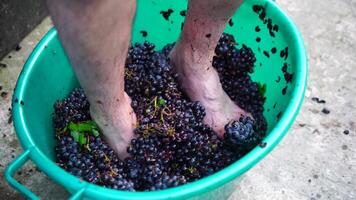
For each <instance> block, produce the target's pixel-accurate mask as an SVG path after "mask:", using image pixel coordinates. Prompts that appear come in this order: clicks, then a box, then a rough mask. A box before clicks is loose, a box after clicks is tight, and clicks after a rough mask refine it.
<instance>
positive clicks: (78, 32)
mask: <svg viewBox="0 0 356 200" xmlns="http://www.w3.org/2000/svg"><path fill="white" fill-rule="evenodd" d="M47 3H48V7H49V10H50V13H51V15H52V18H53V21H54V24H55V25H56V28H57V30H58V32H59V36H60V38H61V41H62V43H63V45H64V48H65V50H66V52H67V54H68V56H69V58H70V61H71V63H72V65H73V68H74V70H75V72H76V75H77V77H78V79H79V82H80V84H81V86H82V87H83V89H84V91H85V93H86V95H87V97H88V99H89V102H90V105H91V106H90V112H91V115H92V117H93V119H94V120H95V121H96V122H97V123H98V125H99V127H100V128H101V129H102V131H103V133H104V136H105V137H106V140H107V142H108V143H109V145H110V146H111V147H112V148H113V149H114V151H115V152H116V153H117V154H118V155H119V156H120V157H121V158H124V157H126V156H127V152H126V148H127V145H128V143H129V142H130V140H131V139H132V137H133V129H134V127H135V124H136V116H135V113H134V112H133V110H132V108H131V106H130V103H131V100H130V98H129V96H128V95H127V94H126V93H125V92H124V66H125V60H126V56H127V51H128V47H129V44H130V38H131V23H132V20H133V17H134V14H135V9H136V1H134V0H100V1H96V0H47Z"/></svg>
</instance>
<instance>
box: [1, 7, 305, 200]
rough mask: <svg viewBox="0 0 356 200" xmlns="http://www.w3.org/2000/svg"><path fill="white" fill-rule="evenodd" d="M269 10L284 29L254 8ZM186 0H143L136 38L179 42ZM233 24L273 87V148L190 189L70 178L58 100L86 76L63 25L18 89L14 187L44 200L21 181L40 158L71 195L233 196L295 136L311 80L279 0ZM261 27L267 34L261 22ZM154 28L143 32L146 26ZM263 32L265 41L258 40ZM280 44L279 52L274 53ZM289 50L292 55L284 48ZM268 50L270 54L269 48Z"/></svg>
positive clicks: (138, 198)
mask: <svg viewBox="0 0 356 200" xmlns="http://www.w3.org/2000/svg"><path fill="white" fill-rule="evenodd" d="M255 4H258V5H261V6H263V7H264V8H265V10H266V17H267V18H270V19H272V22H273V24H277V25H278V26H279V29H278V32H277V31H275V37H271V35H270V33H269V30H268V29H267V25H266V24H264V23H263V21H261V20H260V19H259V17H258V14H256V13H255V12H254V11H253V9H252V7H253V5H255ZM186 6H187V2H186V1H182V0H181V1H166V0H154V1H147V0H138V10H137V15H136V18H135V24H134V29H133V33H132V40H133V41H132V42H143V41H145V40H147V41H149V42H152V43H154V44H156V46H157V48H158V49H159V48H161V47H163V46H164V45H165V44H167V43H170V42H174V41H176V40H177V38H178V36H179V33H180V30H181V23H182V22H183V20H184V17H182V16H181V15H180V14H179V12H180V11H181V10H185V9H186ZM169 8H171V9H173V10H174V12H173V13H172V15H171V16H170V20H169V21H167V20H165V19H164V18H163V17H162V15H161V14H160V11H161V10H168V9H169ZM232 21H233V24H234V25H233V26H227V28H226V32H228V33H230V34H233V35H234V36H235V39H236V40H237V42H238V43H239V44H238V47H241V45H242V44H246V45H247V46H249V47H251V48H252V50H253V51H254V52H255V54H256V58H257V62H256V66H255V72H254V73H253V74H252V78H253V79H254V80H255V81H257V82H259V83H261V84H266V89H267V90H266V98H267V100H266V104H265V112H264V115H265V117H266V118H267V121H268V127H269V128H268V134H267V136H266V137H265V138H264V142H266V144H267V146H266V147H264V148H261V147H258V146H257V147H256V148H254V149H253V150H252V151H251V152H249V153H248V154H247V155H245V156H244V157H243V158H241V159H240V160H238V161H236V162H235V163H233V164H232V165H230V166H228V167H226V168H225V169H223V170H221V171H219V172H217V173H215V174H213V175H211V176H208V177H206V178H203V179H201V180H198V181H196V182H193V183H189V184H186V185H183V186H179V187H175V188H171V189H167V190H162V191H154V192H124V191H118V190H112V189H107V188H104V187H101V186H98V185H94V184H91V183H88V182H85V181H82V180H80V179H79V178H77V177H75V176H72V175H70V174H69V173H67V172H66V171H65V170H63V169H62V168H60V167H59V166H57V165H56V163H55V157H54V156H55V154H54V146H55V142H56V141H55V138H54V131H53V128H52V120H51V113H52V112H53V104H54V102H55V101H56V100H58V99H61V98H63V97H65V96H66V95H67V94H68V93H69V92H70V91H71V90H72V89H73V88H74V87H78V86H79V85H78V81H77V79H76V77H75V75H74V73H73V71H72V68H71V66H70V63H69V61H68V58H67V56H66V54H65V52H64V49H63V47H62V45H61V43H60V41H59V38H58V35H57V32H56V30H55V29H52V30H50V31H49V32H48V33H47V34H46V35H45V36H44V37H43V39H42V40H41V41H40V43H39V44H38V45H37V47H36V48H35V49H34V50H33V52H32V54H31V55H30V57H29V58H28V60H27V62H26V64H25V66H24V68H23V70H22V72H21V74H20V76H19V79H18V82H17V85H16V88H15V91H14V94H13V103H12V107H13V109H12V110H13V118H14V126H15V129H16V133H17V136H18V138H19V140H20V142H21V145H22V147H23V149H24V152H23V153H22V154H21V155H19V156H18V157H17V158H16V159H15V160H14V161H13V162H12V163H11V164H9V166H8V168H7V169H6V171H5V178H6V180H7V181H8V182H9V184H10V185H11V186H12V187H14V188H15V189H17V190H18V191H19V192H21V193H22V194H23V195H25V196H26V197H27V198H30V199H38V196H36V195H35V194H34V193H32V192H31V191H30V190H29V189H27V188H26V187H25V186H24V185H22V184H20V183H19V182H18V181H16V180H15V179H14V178H13V175H14V173H15V171H16V170H18V169H19V168H20V167H21V166H22V165H23V164H25V163H26V162H27V161H29V160H32V161H33V163H35V164H36V165H37V167H38V168H40V169H41V170H42V171H43V172H44V173H45V174H46V175H47V176H49V177H50V178H51V179H52V180H53V181H55V182H57V183H58V184H60V185H62V186H63V187H65V188H66V189H67V190H68V191H69V192H70V193H71V195H72V196H71V199H129V200H143V199H144V200H159V199H226V198H228V196H230V194H231V193H232V192H233V191H234V190H235V188H236V185H237V184H238V182H239V180H240V179H241V175H243V174H244V173H245V172H246V171H247V170H249V169H250V168H251V167H253V166H254V165H255V164H256V163H258V162H259V161H260V160H261V159H262V158H263V157H265V156H266V155H267V154H268V153H269V152H270V151H271V150H272V149H273V148H274V147H275V146H276V145H277V144H278V143H279V141H280V140H281V139H282V138H283V136H284V135H285V134H286V133H287V131H288V129H289V127H290V126H291V125H292V123H293V121H294V119H295V117H296V116H297V113H298V111H299V108H300V106H301V104H302V101H303V97H304V92H305V88H306V83H307V58H306V52H305V48H304V45H303V41H302V38H301V35H300V34H299V31H298V30H297V28H296V26H295V25H294V24H293V22H292V21H291V20H290V19H289V18H288V17H287V15H286V14H285V13H284V12H283V11H282V10H281V9H280V8H279V7H278V6H277V5H276V4H275V3H274V2H273V1H271V0H246V1H245V2H244V3H243V4H242V5H241V7H240V8H239V10H238V11H237V12H236V14H235V15H234V17H233V18H232ZM257 25H258V26H259V27H260V28H261V31H260V32H256V31H255V27H256V26H257ZM142 30H145V31H147V32H148V35H147V37H143V36H142V35H141V34H140V31H142ZM257 37H260V38H261V39H262V40H261V42H256V38H257ZM273 47H275V48H276V49H277V53H275V54H273V53H271V49H272V48H273ZM286 47H288V57H287V58H286V57H283V58H282V57H281V56H280V52H281V50H284V49H285V48H286ZM264 51H268V52H269V54H270V58H268V57H267V56H266V55H265V54H264V53H263V52H264ZM285 63H286V64H287V67H286V68H284V69H287V72H288V73H289V74H293V79H292V81H291V82H287V81H286V80H285V78H284V75H285V72H283V71H282V67H283V66H284V65H285Z"/></svg>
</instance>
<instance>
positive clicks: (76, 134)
mask: <svg viewBox="0 0 356 200" xmlns="http://www.w3.org/2000/svg"><path fill="white" fill-rule="evenodd" d="M70 135H71V136H72V137H73V139H74V141H76V142H79V135H80V133H79V132H77V131H71V132H70Z"/></svg>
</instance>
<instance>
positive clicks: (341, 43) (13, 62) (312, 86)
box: [0, 0, 356, 200]
mask: <svg viewBox="0 0 356 200" xmlns="http://www.w3.org/2000/svg"><path fill="white" fill-rule="evenodd" d="M279 4H280V5H281V7H282V8H283V9H284V10H286V12H287V13H288V14H289V15H290V16H291V17H292V18H293V19H294V21H295V22H296V24H297V25H298V27H299V29H300V30H301V32H302V35H303V37H304V40H305V43H306V47H307V50H308V56H309V66H310V68H309V85H308V88H307V92H306V99H305V102H304V105H303V107H302V110H301V112H300V114H299V116H298V118H297V120H296V122H295V123H294V125H293V127H292V128H291V130H290V131H289V134H288V135H287V136H286V137H285V138H284V139H283V141H282V142H281V143H280V145H279V146H278V147H277V148H276V149H275V150H274V151H273V152H272V153H271V154H270V155H268V156H267V157H266V158H265V159H264V160H263V161H262V162H260V163H259V164H258V165H257V166H255V167H254V168H253V169H252V170H250V171H249V172H248V173H247V174H246V176H245V178H244V179H243V180H242V182H241V184H240V185H239V186H238V188H236V192H235V193H234V194H233V196H231V198H230V199H249V200H250V199H251V200H252V199H258V200H260V199H261V200H262V199H283V200H284V199H342V200H351V199H356V99H355V98H356V89H355V88H354V87H355V86H356V73H355V72H356V53H355V52H356V23H355V22H356V0H324V1H319V0H299V1H293V0H284V1H280V2H279ZM50 26H51V22H50V20H49V19H46V20H45V21H44V22H43V23H42V24H41V25H40V26H39V27H38V28H37V29H35V30H34V31H33V32H32V33H31V34H30V35H28V36H27V37H26V38H25V39H24V40H23V41H22V42H21V43H20V45H21V46H22V49H21V50H20V51H17V52H16V51H14V52H11V53H10V54H9V55H8V56H6V57H5V58H3V60H2V61H0V63H5V64H7V67H6V68H2V67H1V66H0V85H1V86H2V87H3V88H2V90H1V91H0V93H1V92H3V91H5V92H8V94H7V95H6V94H5V93H3V94H2V96H3V97H1V96H0V158H1V160H0V172H1V175H0V199H14V200H16V199H23V197H21V195H19V194H18V193H17V192H15V191H14V190H13V189H11V188H10V187H9V186H8V185H7V184H6V182H5V181H4V179H3V175H2V172H3V170H4V167H5V166H6V165H7V164H8V162H9V161H11V160H12V159H13V158H14V156H16V155H17V154H19V153H20V152H21V148H20V146H19V143H18V141H17V139H16V136H15V133H14V130H13V127H12V124H11V123H8V122H9V111H8V109H9V108H10V100H11V91H12V90H13V88H14V86H15V80H16V78H17V76H18V74H19V72H20V70H21V67H22V65H23V63H24V62H25V60H26V58H27V57H28V55H29V53H30V51H31V50H32V48H33V47H34V45H35V44H36V43H37V42H38V41H39V39H40V38H41V37H42V35H43V34H44V33H45V32H46V31H47V30H48V29H49V27H50ZM10 56H11V58H10ZM312 97H319V98H321V99H324V100H326V104H317V103H315V102H314V101H312ZM324 107H325V108H328V109H329V110H330V111H331V113H330V114H328V115H326V114H323V113H322V112H321V110H322V109H323V108H324ZM345 130H349V132H350V133H349V134H348V135H346V134H344V131H345ZM16 177H17V178H18V179H20V180H21V182H22V183H24V184H25V185H27V186H29V187H30V188H31V189H32V190H33V191H35V192H36V193H37V194H39V195H40V196H41V197H42V198H43V199H65V198H66V197H67V194H66V192H65V191H64V190H63V189H62V188H61V187H60V186H58V185H56V184H54V183H53V182H51V181H50V180H49V179H48V178H46V177H45V176H44V175H43V174H41V173H40V172H38V171H36V169H35V167H34V166H33V165H32V164H27V165H26V166H25V167H24V168H22V170H21V171H20V174H17V175H16Z"/></svg>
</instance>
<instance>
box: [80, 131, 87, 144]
mask: <svg viewBox="0 0 356 200" xmlns="http://www.w3.org/2000/svg"><path fill="white" fill-rule="evenodd" d="M86 143H87V138H86V137H85V135H84V134H83V133H82V134H80V135H79V144H80V145H84V144H86Z"/></svg>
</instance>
